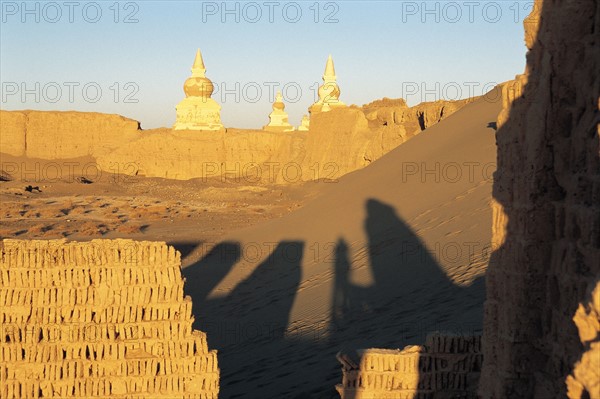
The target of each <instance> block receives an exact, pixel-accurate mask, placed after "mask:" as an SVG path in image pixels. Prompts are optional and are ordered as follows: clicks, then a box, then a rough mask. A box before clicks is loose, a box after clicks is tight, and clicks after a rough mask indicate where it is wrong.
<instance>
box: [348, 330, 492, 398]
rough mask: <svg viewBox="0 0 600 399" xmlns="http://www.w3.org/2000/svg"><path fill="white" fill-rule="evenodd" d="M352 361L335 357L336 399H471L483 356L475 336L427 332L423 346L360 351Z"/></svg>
mask: <svg viewBox="0 0 600 399" xmlns="http://www.w3.org/2000/svg"><path fill="white" fill-rule="evenodd" d="M357 355H358V360H355V359H353V356H350V355H348V354H342V353H340V354H338V360H339V361H340V363H341V364H342V383H341V384H339V385H337V386H336V389H337V391H338V392H339V394H340V396H341V398H342V399H384V398H385V399H414V398H423V399H425V398H434V397H435V398H437V399H444V398H475V397H476V396H477V395H476V394H477V382H478V380H479V372H480V370H481V363H482V362H483V355H482V353H481V336H469V337H467V336H448V335H442V334H439V333H433V334H430V335H429V336H427V339H426V342H425V345H423V346H416V345H413V346H407V347H406V348H404V349H402V350H391V349H366V350H360V351H358V353H357Z"/></svg>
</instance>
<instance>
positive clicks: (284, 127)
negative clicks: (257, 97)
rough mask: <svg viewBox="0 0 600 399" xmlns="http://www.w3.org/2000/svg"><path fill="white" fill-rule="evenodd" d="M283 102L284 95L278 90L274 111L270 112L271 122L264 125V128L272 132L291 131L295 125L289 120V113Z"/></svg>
mask: <svg viewBox="0 0 600 399" xmlns="http://www.w3.org/2000/svg"><path fill="white" fill-rule="evenodd" d="M284 110H285V104H284V103H283V96H282V95H281V92H280V91H278V92H277V95H276V96H275V102H274V103H273V112H271V113H270V114H269V124H268V125H266V126H263V130H268V131H271V132H291V131H292V130H294V127H293V126H292V125H290V123H289V122H288V114H287V112H285V111H284Z"/></svg>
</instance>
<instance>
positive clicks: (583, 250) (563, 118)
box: [480, 0, 600, 399]
mask: <svg viewBox="0 0 600 399" xmlns="http://www.w3.org/2000/svg"><path fill="white" fill-rule="evenodd" d="M524 25H525V42H526V45H527V47H528V49H529V52H528V54H527V67H526V70H525V73H524V74H523V75H519V76H518V77H517V79H515V81H513V82H511V83H510V84H508V85H505V86H504V90H503V91H504V92H503V104H504V110H503V111H502V113H501V114H500V116H499V118H498V127H499V129H498V131H497V134H496V140H497V144H498V162H497V165H498V169H497V172H496V174H495V176H494V191H493V196H494V202H493V211H494V222H493V241H494V243H495V244H496V245H497V246H499V249H498V250H497V251H496V252H495V253H494V254H493V255H492V257H491V260H490V265H489V268H488V272H487V276H486V279H487V280H486V290H487V299H486V303H485V320H484V341H483V343H484V367H483V370H482V379H481V382H480V393H481V396H482V397H483V398H550V397H552V398H554V397H566V396H567V395H568V396H569V397H570V398H572V399H573V398H600V386H598V383H597V381H598V373H597V371H594V368H593V365H594V364H597V363H598V360H597V359H600V348H599V346H598V345H599V342H600V335H599V334H598V323H595V324H594V323H591V322H588V321H587V320H591V319H593V317H594V315H597V313H595V312H596V310H594V309H597V306H598V303H599V302H600V298H599V297H598V296H599V295H600V290H599V289H598V288H597V285H598V282H599V281H600V150H599V135H600V131H599V127H598V123H599V121H600V112H599V105H600V104H599V95H600V75H599V74H598V71H599V70H600V46H599V45H598V32H600V3H598V2H597V1H594V0H572V1H554V0H544V1H542V0H536V1H535V4H534V7H533V11H532V13H531V15H529V16H528V17H527V18H526V19H525V21H524ZM582 331H583V334H582ZM594 351H595V352H594ZM594 356H596V358H594ZM594 359H596V360H594ZM592 380H595V381H596V383H595V384H591V383H590V381H592Z"/></svg>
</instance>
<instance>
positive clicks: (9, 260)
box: [0, 240, 219, 399]
mask: <svg viewBox="0 0 600 399" xmlns="http://www.w3.org/2000/svg"><path fill="white" fill-rule="evenodd" d="M1 244H2V246H1V248H0V397H1V398H3V399H12V398H14V399H20V398H66V397H71V398H94V397H97V398H125V397H127V398H148V399H150V398H152V399H154V398H199V399H216V398H217V396H218V392H219V368H218V366H217V354H216V352H215V351H209V350H208V346H207V343H206V335H205V334H204V333H203V332H201V331H195V330H193V329H192V321H193V319H192V301H191V299H190V298H189V297H185V296H184V293H183V279H182V277H181V271H180V262H181V261H180V254H179V253H178V252H176V251H175V250H174V248H173V247H169V246H167V245H166V244H165V243H154V242H136V241H131V240H114V241H111V240H94V241H91V242H89V243H77V242H66V241H64V240H53V241H20V240H4V241H2V242H1Z"/></svg>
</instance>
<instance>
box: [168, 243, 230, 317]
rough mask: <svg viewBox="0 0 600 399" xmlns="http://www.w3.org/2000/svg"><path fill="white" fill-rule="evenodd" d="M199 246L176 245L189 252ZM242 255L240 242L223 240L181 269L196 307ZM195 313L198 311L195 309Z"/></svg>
mask: <svg viewBox="0 0 600 399" xmlns="http://www.w3.org/2000/svg"><path fill="white" fill-rule="evenodd" d="M200 245H201V244H200ZM197 247H198V245H196V244H180V245H178V246H177V245H176V248H177V249H178V250H179V251H181V250H184V251H186V252H187V254H189V253H191V252H193V251H194V250H195V249H196V248H197ZM180 248H181V249H180ZM187 254H186V255H187ZM183 256H184V255H183V253H182V257H183ZM240 257H241V249H240V245H239V244H238V243H234V242H222V243H220V244H217V245H216V246H215V247H214V248H212V249H211V250H210V252H209V253H208V254H207V255H206V256H205V257H204V258H202V259H201V260H200V261H198V262H196V263H195V264H193V265H190V266H188V267H186V268H185V269H183V270H182V271H181V274H182V275H183V277H184V278H185V279H186V282H185V285H186V289H189V291H190V293H191V295H192V298H193V300H194V309H196V307H197V306H199V305H200V303H202V302H203V301H205V300H206V298H208V295H209V294H210V293H211V292H212V290H213V289H214V288H215V287H216V286H217V285H218V284H219V283H220V282H221V280H223V279H224V278H225V276H227V274H228V273H229V272H230V271H231V269H232V268H233V265H235V264H236V263H237V262H238V261H239V260H240ZM198 310H199V312H200V313H201V312H202V309H201V308H199V309H198ZM195 313H197V312H196V311H195V310H194V314H195ZM196 321H197V319H196Z"/></svg>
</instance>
